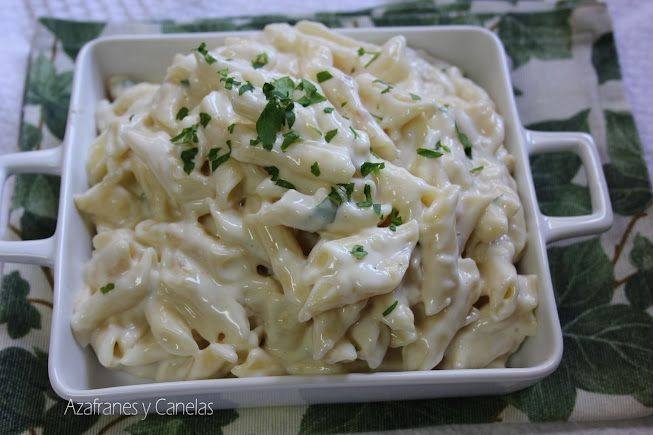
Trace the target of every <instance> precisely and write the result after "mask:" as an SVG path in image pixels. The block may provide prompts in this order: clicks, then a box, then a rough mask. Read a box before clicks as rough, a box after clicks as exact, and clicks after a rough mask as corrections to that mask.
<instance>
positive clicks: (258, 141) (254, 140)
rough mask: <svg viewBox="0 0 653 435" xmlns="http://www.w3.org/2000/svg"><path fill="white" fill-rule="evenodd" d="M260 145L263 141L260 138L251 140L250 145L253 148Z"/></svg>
mask: <svg viewBox="0 0 653 435" xmlns="http://www.w3.org/2000/svg"><path fill="white" fill-rule="evenodd" d="M260 143H261V139H259V138H258V137H257V138H256V139H250V140H249V144H250V145H251V146H256V145H258V144H260Z"/></svg>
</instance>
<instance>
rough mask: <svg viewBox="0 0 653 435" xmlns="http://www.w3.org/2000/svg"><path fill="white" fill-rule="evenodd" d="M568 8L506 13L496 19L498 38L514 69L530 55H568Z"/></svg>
mask: <svg viewBox="0 0 653 435" xmlns="http://www.w3.org/2000/svg"><path fill="white" fill-rule="evenodd" d="M570 15H571V9H558V10H554V11H551V12H541V13H529V14H512V13H509V14H506V15H504V16H503V17H501V21H500V22H499V30H498V32H499V38H501V41H503V45H504V47H505V49H506V52H507V53H508V56H510V58H511V59H512V63H513V68H514V69H517V68H519V67H520V66H522V65H524V64H525V63H526V62H528V61H529V60H530V59H531V58H534V57H535V58H538V59H541V60H550V59H568V58H571V26H570V25H569V16H570Z"/></svg>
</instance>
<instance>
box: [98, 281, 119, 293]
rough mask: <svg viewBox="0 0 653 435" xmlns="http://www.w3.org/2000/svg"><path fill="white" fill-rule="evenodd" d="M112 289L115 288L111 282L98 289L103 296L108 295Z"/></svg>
mask: <svg viewBox="0 0 653 435" xmlns="http://www.w3.org/2000/svg"><path fill="white" fill-rule="evenodd" d="M114 288H116V286H115V285H114V284H113V283H112V282H110V283H107V284H106V285H103V286H102V287H100V293H102V294H103V295H106V294H107V293H109V292H110V291H111V290H113V289H114Z"/></svg>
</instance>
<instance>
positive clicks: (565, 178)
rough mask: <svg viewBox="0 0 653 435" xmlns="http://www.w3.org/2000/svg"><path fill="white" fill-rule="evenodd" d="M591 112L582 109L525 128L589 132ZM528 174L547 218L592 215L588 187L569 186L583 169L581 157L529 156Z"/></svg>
mask: <svg viewBox="0 0 653 435" xmlns="http://www.w3.org/2000/svg"><path fill="white" fill-rule="evenodd" d="M589 113H590V109H585V110H581V111H580V112H578V113H576V114H575V115H573V116H571V117H570V118H567V119H559V120H550V121H543V122H538V123H534V124H530V125H528V126H527V128H529V129H531V130H538V131H583V132H588V131H589V122H588V116H589ZM530 163H531V172H532V174H533V182H534V184H535V192H536V193H537V201H538V204H539V206H540V210H541V211H542V213H544V214H546V215H549V216H580V215H585V214H590V213H591V212H592V204H591V199H590V194H589V189H588V188H587V186H581V185H579V184H576V183H572V179H573V178H574V177H575V176H576V174H577V173H578V170H579V169H580V168H581V167H582V164H581V160H580V157H578V156H577V155H576V154H574V153H570V152H554V153H545V154H536V155H533V156H531V158H530Z"/></svg>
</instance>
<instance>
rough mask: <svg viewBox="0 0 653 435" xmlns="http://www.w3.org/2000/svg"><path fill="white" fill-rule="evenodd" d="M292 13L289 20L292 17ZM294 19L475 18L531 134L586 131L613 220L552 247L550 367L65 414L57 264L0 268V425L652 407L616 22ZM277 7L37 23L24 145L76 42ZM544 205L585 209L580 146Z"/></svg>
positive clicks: (640, 188)
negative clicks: (501, 58) (170, 411)
mask: <svg viewBox="0 0 653 435" xmlns="http://www.w3.org/2000/svg"><path fill="white" fill-rule="evenodd" d="M298 18H300V17H297V16H293V17H292V19H290V20H291V21H295V20H296V19H298ZM301 18H309V19H314V20H317V21H321V22H323V23H325V24H327V25H329V26H332V27H352V26H390V25H393V26H394V25H406V26H413V25H431V24H442V25H448V24H472V25H479V26H485V27H488V28H490V29H492V30H493V31H495V32H496V33H497V34H498V36H499V37H500V38H501V39H502V41H503V43H504V45H505V48H506V51H507V53H508V56H509V58H510V66H511V74H512V79H513V84H514V93H515V96H516V100H517V104H518V109H519V113H520V117H521V119H522V121H523V123H524V124H525V125H526V126H527V127H528V128H531V129H535V130H551V131H584V132H587V133H590V134H591V135H592V136H593V137H594V139H595V141H596V143H597V146H598V149H599V153H600V155H601V158H602V160H603V164H604V166H603V168H604V172H605V175H606V178H607V180H608V184H609V189H610V195H611V199H612V205H613V210H614V213H615V224H614V226H613V228H612V229H611V230H610V231H608V232H606V233H604V234H602V235H601V236H596V237H589V238H583V239H580V240H573V241H571V242H566V243H564V244H556V245H552V246H550V247H549V249H548V254H549V262H550V267H551V273H552V277H553V285H554V288H555V291H556V301H557V305H558V311H559V314H560V320H561V323H562V328H563V335H564V345H565V351H564V356H563V360H562V363H561V365H560V367H559V369H558V370H557V371H556V372H555V373H554V374H552V375H551V376H549V377H548V378H546V379H544V380H543V381H541V382H539V383H537V384H536V385H534V386H533V387H531V388H528V389H526V390H523V391H520V392H516V393H513V394H508V395H503V396H491V397H471V398H454V399H434V400H419V401H396V402H381V403H362V404H334V405H311V406H286V407H278V408H262V409H236V410H221V411H215V412H214V413H213V414H212V415H210V416H182V415H178V416H158V415H150V416H148V417H147V418H145V419H144V418H143V416H126V415H125V416H110V415H92V416H75V415H72V411H71V410H70V409H68V412H66V411H67V407H68V405H69V404H68V403H67V402H65V401H64V400H62V399H60V398H59V397H57V395H56V394H55V393H54V392H53V391H52V389H51V387H50V384H49V381H48V373H47V352H48V339H49V332H50V321H51V309H52V272H51V271H50V270H49V269H47V268H40V267H36V266H24V265H14V264H5V265H4V269H3V275H2V281H1V289H0V378H1V379H2V382H1V383H0V397H3V398H4V399H3V400H4V404H3V406H0V432H2V433H17V432H22V431H27V430H30V431H33V430H36V429H39V428H42V429H44V430H45V431H46V432H47V431H56V432H65V433H68V432H71V431H72V432H80V431H85V430H91V431H92V432H97V431H105V432H106V431H109V430H111V431H114V430H120V429H122V430H125V431H127V432H130V433H158V432H159V431H160V430H164V429H165V430H166V431H171V432H188V431H192V430H196V431H211V432H217V431H219V430H220V429H222V430H225V431H227V430H233V431H239V432H240V431H243V432H272V433H303V434H304V433H305V434H309V433H339V432H365V431H381V430H389V429H415V430H418V429H420V428H429V427H432V426H436V425H442V424H465V423H491V422H501V421H502V422H528V421H531V422H547V421H597V420H606V419H625V418H634V417H641V416H649V415H652V414H653V364H651V361H653V316H652V313H653V218H652V217H651V216H649V215H647V212H650V211H651V201H652V199H653V193H652V190H651V183H650V180H649V174H648V171H647V167H646V163H645V161H644V158H643V152H642V148H641V144H640V141H639V138H638V134H637V130H636V127H635V124H634V120H633V116H632V114H631V112H630V111H629V106H628V102H627V100H626V98H625V95H624V90H623V84H622V80H621V73H620V69H619V64H618V60H617V52H616V48H615V43H614V39H613V33H612V25H611V21H610V17H609V14H608V12H607V9H606V7H605V5H603V4H601V3H597V2H593V1H589V2H583V1H561V2H557V3H555V4H554V3H552V2H543V3H542V2H519V3H517V2H501V1H493V2H480V1H479V2H459V3H453V4H451V3H446V4H442V2H439V1H418V2H404V3H398V4H393V5H387V6H383V7H375V8H371V9H366V10H361V11H357V12H353V13H351V12H349V13H337V12H336V13H321V14H316V15H311V16H304V17H301ZM283 19H288V18H287V17H281V16H256V17H239V18H238V19H233V18H214V19H211V18H207V19H202V20H195V21H189V22H162V23H143V22H131V23H129V22H123V23H117V22H109V23H104V22H72V21H64V20H59V19H53V18H42V19H40V21H39V28H38V30H37V34H36V38H35V40H34V45H33V49H32V54H31V65H30V70H29V71H30V72H29V77H28V80H27V83H26V91H25V100H24V110H23V122H22V126H21V131H20V138H19V144H18V148H19V150H20V151H27V150H33V149H39V148H40V149H42V148H49V147H53V146H56V145H58V144H59V143H60V142H61V139H62V137H63V134H64V130H65V125H66V117H65V113H67V112H66V108H67V105H68V101H69V97H70V86H71V80H72V68H73V66H74V59H75V56H76V55H77V53H78V51H79V49H80V47H81V46H82V45H83V44H84V43H85V42H87V41H89V40H91V39H93V38H97V37H99V36H105V35H115V34H134V33H160V32H193V31H219V30H234V29H251V28H262V27H263V26H264V25H265V24H267V23H269V22H276V21H280V20H283ZM531 165H532V169H533V175H534V180H535V183H536V191H537V196H538V200H539V203H540V207H541V209H542V211H543V212H544V213H546V214H550V215H559V216H560V215H561V216H569V215H581V214H588V213H590V211H591V204H590V200H589V193H588V189H587V186H586V185H584V184H583V180H584V176H583V170H582V166H581V164H580V161H579V159H578V158H576V157H574V156H573V155H570V154H566V153H564V154H560V153H553V154H544V155H538V156H534V157H533V158H532V160H531ZM58 192H59V179H58V177H55V176H50V175H42V174H37V175H33V174H27V175H19V176H17V177H16V179H15V188H14V192H13V199H12V203H11V207H12V212H11V215H10V219H9V228H8V233H9V234H8V235H9V238H11V239H15V240H19V239H24V240H26V239H36V238H42V237H47V236H48V235H50V234H52V232H53V231H54V228H55V224H56V215H57V204H58V199H57V198H58Z"/></svg>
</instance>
